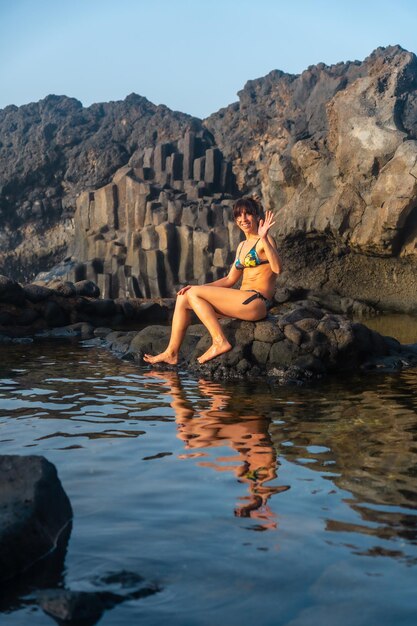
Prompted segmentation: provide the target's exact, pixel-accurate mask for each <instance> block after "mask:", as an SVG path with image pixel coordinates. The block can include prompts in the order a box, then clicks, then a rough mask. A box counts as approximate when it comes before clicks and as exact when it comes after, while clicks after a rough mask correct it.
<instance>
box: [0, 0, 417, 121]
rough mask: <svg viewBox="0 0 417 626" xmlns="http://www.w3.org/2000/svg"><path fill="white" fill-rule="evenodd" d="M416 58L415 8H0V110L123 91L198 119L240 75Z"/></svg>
mask: <svg viewBox="0 0 417 626" xmlns="http://www.w3.org/2000/svg"><path fill="white" fill-rule="evenodd" d="M396 43H398V44H400V45H402V46H403V47H404V48H406V49H408V50H411V51H413V52H417V3H416V2H415V0H396V1H395V2H394V1H393V0H390V1H385V0H378V1H376V0H360V1H359V0H349V1H347V0H292V1H291V0H287V1H286V2H283V1H281V0H0V108H3V107H4V106H6V105H8V104H17V105H21V104H25V103H28V102H34V101H37V100H40V99H41V98H44V97H45V96H46V95H48V94H50V93H54V94H59V95H61V94H65V95H68V96H73V97H75V98H78V99H79V100H81V102H82V103H83V104H84V105H85V106H88V105H89V104H91V103H93V102H103V101H109V100H122V99H124V98H125V97H126V96H127V95H128V94H129V93H132V92H135V93H138V94H140V95H142V96H145V97H146V98H148V99H149V100H151V101H152V102H154V103H155V104H161V103H163V104H166V105H167V106H169V107H170V108H172V109H175V110H180V111H184V112H185V113H190V114H192V115H196V116H198V117H205V116H207V115H209V114H210V113H213V112H214V111H217V110H218V109H219V108H221V107H223V106H227V105H228V104H230V103H231V102H234V101H236V100H237V96H236V93H237V91H238V90H239V89H241V88H242V87H243V86H244V84H245V82H246V81H247V80H248V79H252V78H258V77H260V76H264V75H265V74H267V73H268V72H269V71H271V70H272V69H281V70H284V71H286V72H290V73H299V72H301V71H302V70H303V69H305V68H306V67H308V66H309V65H312V64H315V63H318V62H320V61H323V62H324V63H327V64H332V63H337V62H339V61H346V60H354V59H359V60H362V59H364V58H365V57H366V56H368V54H369V53H370V52H371V51H372V50H373V49H375V48H376V47H378V46H387V45H390V44H396Z"/></svg>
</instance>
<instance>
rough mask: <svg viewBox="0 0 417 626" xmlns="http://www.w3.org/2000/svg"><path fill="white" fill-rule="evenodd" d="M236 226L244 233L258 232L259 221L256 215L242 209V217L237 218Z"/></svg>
mask: <svg viewBox="0 0 417 626" xmlns="http://www.w3.org/2000/svg"><path fill="white" fill-rule="evenodd" d="M236 224H237V225H238V226H239V228H240V229H241V230H243V232H244V233H252V232H256V231H257V230H258V220H257V218H256V217H255V215H252V214H251V213H247V212H246V209H242V211H241V213H240V215H238V217H237V218H236Z"/></svg>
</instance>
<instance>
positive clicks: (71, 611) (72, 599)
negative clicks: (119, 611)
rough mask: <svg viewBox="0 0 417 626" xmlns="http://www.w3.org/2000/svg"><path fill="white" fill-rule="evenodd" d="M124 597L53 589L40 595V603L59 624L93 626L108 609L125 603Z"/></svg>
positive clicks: (107, 593)
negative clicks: (86, 625)
mask: <svg viewBox="0 0 417 626" xmlns="http://www.w3.org/2000/svg"><path fill="white" fill-rule="evenodd" d="M123 599H124V598H122V597H120V596H118V595H116V594H113V593H109V592H89V591H69V590H67V589H51V590H46V591H42V592H41V593H39V594H38V602H39V604H40V606H41V607H42V609H43V610H44V611H45V613H48V615H51V616H52V617H54V618H55V619H56V620H57V621H58V623H59V624H61V623H67V624H75V623H81V624H83V625H85V624H88V625H89V626H92V625H93V624H95V623H96V622H97V621H98V620H99V619H100V617H101V616H102V615H103V613H104V611H105V610H106V609H111V608H113V607H114V606H115V605H116V604H119V603H120V602H123Z"/></svg>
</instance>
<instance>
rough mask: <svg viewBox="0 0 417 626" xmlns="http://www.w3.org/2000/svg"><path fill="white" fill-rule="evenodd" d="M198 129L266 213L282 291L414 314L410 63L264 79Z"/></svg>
mask: <svg viewBox="0 0 417 626" xmlns="http://www.w3.org/2000/svg"><path fill="white" fill-rule="evenodd" d="M205 125H206V126H207V128H209V129H210V131H211V132H212V133H213V135H214V137H215V140H216V142H217V144H218V145H219V146H220V148H221V149H222V150H223V152H224V154H225V155H226V156H227V157H228V158H230V159H231V160H232V161H233V164H234V170H235V173H236V175H237V179H238V183H239V186H240V187H241V188H248V187H249V188H253V187H256V186H259V187H260V188H261V190H262V195H263V198H264V201H265V203H266V205H267V206H269V207H270V208H272V209H273V210H274V212H275V213H276V216H277V234H278V236H279V237H280V239H281V246H282V252H283V256H284V258H285V268H286V271H285V272H284V274H283V276H282V280H283V281H284V282H285V283H286V284H288V285H292V286H296V285H302V286H304V287H314V288H318V287H319V288H322V289H328V290H335V289H336V290H338V291H340V292H341V293H343V294H345V295H348V296H352V295H355V297H359V298H361V299H365V300H368V301H370V302H372V303H373V304H380V306H382V307H384V308H393V309H400V310H401V309H402V310H404V309H405V310H410V311H416V310H417V298H416V297H415V295H414V294H415V293H416V292H417V281H416V279H415V276H416V263H417V257H416V242H417V167H416V163H417V141H416V139H417V60H416V57H415V55H414V54H412V53H410V52H407V51H405V50H402V49H401V48H400V47H398V46H396V47H390V48H385V49H382V48H381V49H378V50H376V51H375V52H373V53H372V54H371V55H370V56H369V57H368V58H367V59H365V60H364V61H363V63H359V62H355V63H340V64H337V65H334V66H331V67H327V66H325V65H323V64H320V65H317V66H313V67H310V68H308V69H307V70H306V71H305V72H303V73H302V74H301V75H299V76H291V75H287V74H283V73H282V72H276V71H275V72H271V73H270V74H269V75H268V76H266V77H265V78H261V79H258V80H254V81H249V82H248V83H247V84H246V86H245V88H244V89H243V90H242V91H241V92H240V93H239V103H236V104H233V105H231V106H230V107H227V108H226V109H222V110H221V111H219V112H218V113H216V114H214V115H212V116H211V117H209V118H208V119H207V120H205Z"/></svg>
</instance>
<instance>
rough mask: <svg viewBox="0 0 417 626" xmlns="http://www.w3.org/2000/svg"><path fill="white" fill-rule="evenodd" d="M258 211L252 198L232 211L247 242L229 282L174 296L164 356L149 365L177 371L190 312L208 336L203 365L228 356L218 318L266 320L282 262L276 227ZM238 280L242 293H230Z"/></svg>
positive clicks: (186, 289)
mask: <svg viewBox="0 0 417 626" xmlns="http://www.w3.org/2000/svg"><path fill="white" fill-rule="evenodd" d="M261 211H262V208H261V205H260V203H259V201H258V199H257V198H256V197H247V198H241V199H240V200H238V201H237V202H236V203H235V205H234V207H233V216H234V218H235V222H236V224H237V225H238V227H239V228H240V229H241V230H242V231H243V233H244V235H245V237H246V240H245V241H243V242H242V243H241V244H240V245H239V247H238V249H237V252H236V259H235V262H234V263H233V265H232V268H231V270H230V272H229V273H228V275H227V276H225V277H224V278H220V279H219V280H215V281H214V282H212V283H209V284H207V285H196V286H192V287H191V286H190V285H187V286H186V287H183V288H182V289H180V290H179V291H178V294H177V296H178V297H177V302H176V305H175V311H174V316H173V319H172V331H171V337H170V340H169V343H168V346H167V348H166V350H164V352H161V353H160V354H157V355H156V356H152V355H150V354H145V356H144V361H146V362H147V363H161V362H163V363H169V364H170V365H176V364H177V362H178V353H179V349H180V347H181V344H182V341H183V339H184V336H185V333H186V331H187V328H188V326H189V325H190V321H191V311H194V313H195V314H196V315H197V316H198V317H199V318H200V320H201V322H202V323H203V324H204V326H205V327H206V328H207V330H208V331H209V333H210V335H211V338H212V345H211V346H210V348H209V349H208V350H207V351H206V352H204V354H202V355H201V356H200V357H199V358H198V362H199V363H205V362H206V361H209V360H210V359H214V357H216V356H219V355H220V354H224V353H225V352H228V351H229V350H230V349H231V348H232V346H231V345H230V343H229V342H228V340H227V338H226V336H225V334H224V332H223V329H222V327H221V325H220V323H219V320H218V317H233V318H237V319H241V320H248V321H251V322H256V321H258V320H261V319H263V318H264V317H266V314H267V311H268V305H269V301H270V300H271V298H272V296H273V294H274V290H275V283H276V278H277V275H278V274H279V273H280V271H281V261H280V258H279V255H278V252H277V248H276V245H275V242H274V240H273V238H272V237H271V235H269V229H270V228H271V226H273V225H274V224H275V222H274V221H273V215H272V212H271V211H267V212H266V214H265V219H264V220H263V219H261ZM240 278H242V284H241V287H240V289H232V287H233V286H234V285H235V284H236V283H237V282H238V281H239V279H240Z"/></svg>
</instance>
